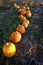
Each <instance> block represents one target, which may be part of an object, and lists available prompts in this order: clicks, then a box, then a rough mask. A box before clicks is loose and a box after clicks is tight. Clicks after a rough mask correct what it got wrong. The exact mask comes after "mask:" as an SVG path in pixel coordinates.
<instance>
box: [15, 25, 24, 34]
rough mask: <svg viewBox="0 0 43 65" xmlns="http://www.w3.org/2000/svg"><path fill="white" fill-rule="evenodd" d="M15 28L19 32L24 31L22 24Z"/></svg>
mask: <svg viewBox="0 0 43 65" xmlns="http://www.w3.org/2000/svg"><path fill="white" fill-rule="evenodd" d="M16 30H17V31H18V32H19V33H21V34H24V33H25V27H24V26H23V25H19V26H18V27H17V29H16Z"/></svg>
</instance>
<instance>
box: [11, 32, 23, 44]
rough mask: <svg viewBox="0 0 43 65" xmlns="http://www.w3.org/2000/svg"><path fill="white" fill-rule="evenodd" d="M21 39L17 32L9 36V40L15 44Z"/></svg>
mask: <svg viewBox="0 0 43 65" xmlns="http://www.w3.org/2000/svg"><path fill="white" fill-rule="evenodd" d="M21 38H22V36H21V34H20V33H19V32H18V31H15V32H13V33H12V34H11V36H10V40H12V41H13V42H15V43H17V42H19V41H20V40H21Z"/></svg>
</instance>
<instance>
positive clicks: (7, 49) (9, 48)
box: [3, 42, 16, 58]
mask: <svg viewBox="0 0 43 65" xmlns="http://www.w3.org/2000/svg"><path fill="white" fill-rule="evenodd" d="M3 53H4V55H5V56H6V57H9V58H11V57H13V56H14V55H15V53H16V46H15V45H14V44H13V43H12V42H8V43H6V44H5V45H4V46H3Z"/></svg>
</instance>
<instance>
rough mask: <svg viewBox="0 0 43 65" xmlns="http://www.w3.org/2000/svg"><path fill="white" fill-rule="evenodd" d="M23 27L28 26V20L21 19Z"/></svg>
mask: <svg viewBox="0 0 43 65" xmlns="http://www.w3.org/2000/svg"><path fill="white" fill-rule="evenodd" d="M22 25H23V26H24V27H25V28H28V25H29V21H27V20H26V21H23V24H22Z"/></svg>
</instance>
